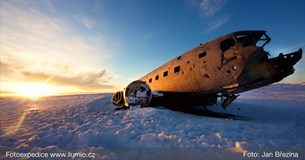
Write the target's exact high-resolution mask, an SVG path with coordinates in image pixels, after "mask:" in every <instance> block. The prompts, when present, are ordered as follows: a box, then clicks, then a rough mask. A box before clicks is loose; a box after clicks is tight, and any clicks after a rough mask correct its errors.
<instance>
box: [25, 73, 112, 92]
mask: <svg viewBox="0 0 305 160" xmlns="http://www.w3.org/2000/svg"><path fill="white" fill-rule="evenodd" d="M22 74H23V76H24V79H25V80H30V81H34V80H36V81H45V80H48V83H52V84H56V85H59V86H72V87H75V88H78V89H81V90H88V91H92V90H100V89H101V88H103V89H112V88H113V86H112V85H110V84H108V83H109V81H110V80H111V78H112V76H111V75H108V74H107V72H106V70H101V71H98V72H84V73H80V74H78V75H74V76H71V75H70V76H64V75H51V74H47V73H34V72H27V71H25V72H22Z"/></svg>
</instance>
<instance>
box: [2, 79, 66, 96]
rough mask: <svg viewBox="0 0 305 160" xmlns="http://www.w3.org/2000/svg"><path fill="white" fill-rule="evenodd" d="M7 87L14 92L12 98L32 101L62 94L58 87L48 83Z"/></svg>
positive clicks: (26, 83) (9, 85)
mask: <svg viewBox="0 0 305 160" xmlns="http://www.w3.org/2000/svg"><path fill="white" fill-rule="evenodd" d="M7 85H8V86H7V87H8V88H9V89H10V91H11V92H12V96H17V97H27V98H31V99H37V98H40V97H45V96H52V95H59V94H61V92H62V91H61V90H60V89H59V88H58V87H56V86H54V85H52V84H48V83H35V82H20V83H9V84H7Z"/></svg>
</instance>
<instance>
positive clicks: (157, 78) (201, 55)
mask: <svg viewBox="0 0 305 160" xmlns="http://www.w3.org/2000/svg"><path fill="white" fill-rule="evenodd" d="M206 55H207V53H206V52H201V53H200V54H199V55H198V58H199V59H200V58H203V57H205V56H206ZM180 59H181V56H179V57H178V58H177V60H180ZM178 72H180V66H176V67H175V68H174V73H178ZM167 76H168V71H165V72H163V77H167ZM159 78H160V77H159V75H156V76H155V80H156V81H157V80H159ZM152 80H153V79H152V78H150V79H149V81H148V82H149V83H151V82H152Z"/></svg>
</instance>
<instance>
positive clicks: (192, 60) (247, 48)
mask: <svg viewBox="0 0 305 160" xmlns="http://www.w3.org/2000/svg"><path fill="white" fill-rule="evenodd" d="M270 40H271V38H270V37H269V36H268V35H267V34H266V31H262V30H251V31H238V32H233V33H230V34H227V35H225V36H222V37H219V38H217V39H214V40H211V41H209V42H206V43H204V44H200V45H199V46H198V47H195V48H193V49H191V50H189V51H187V52H185V53H183V54H181V55H179V56H178V57H176V58H174V59H172V60H170V61H169V62H167V63H165V64H163V65H162V66H160V67H159V68H157V69H155V70H154V71H152V72H150V73H148V74H147V75H145V76H143V77H142V78H140V79H138V80H136V81H133V82H131V83H130V84H129V85H128V86H127V87H126V88H125V89H124V90H123V91H118V92H116V93H115V94H114V95H113V97H112V102H113V104H115V105H119V106H126V107H128V106H135V105H141V106H177V107H178V106H195V105H199V106H208V105H213V104H216V103H217V99H218V98H219V97H220V99H221V100H220V101H221V106H222V107H223V108H224V109H225V108H226V107H227V106H229V105H230V104H231V103H232V102H233V101H234V100H235V99H236V98H237V97H238V94H239V93H241V92H245V91H249V90H252V89H256V88H259V87H263V86H266V85H269V84H272V83H275V82H279V81H281V80H282V79H283V78H285V77H287V76H289V75H291V74H293V73H294V68H293V66H294V65H295V64H296V63H297V62H298V61H299V60H300V59H301V58H302V49H301V48H300V49H299V50H298V51H295V52H292V53H288V54H285V55H284V54H283V53H280V54H279V56H278V57H274V58H269V53H268V52H266V51H265V50H264V46H265V45H267V44H268V43H269V42H270Z"/></svg>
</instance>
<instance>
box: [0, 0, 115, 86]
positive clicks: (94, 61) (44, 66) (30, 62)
mask: <svg viewBox="0 0 305 160" xmlns="http://www.w3.org/2000/svg"><path fill="white" fill-rule="evenodd" d="M18 2H19V1H18ZM20 2H21V1H20ZM44 2H48V3H46V4H44ZM51 2H52V1H31V2H30V3H27V2H22V3H17V2H15V1H1V6H0V7H1V8H0V9H1V15H0V22H1V23H0V24H1V34H0V38H1V50H0V55H1V59H0V65H1V75H0V76H1V82H3V81H5V82H10V81H14V82H22V81H31V80H35V79H36V80H42V81H45V80H47V79H49V78H50V77H52V82H54V83H56V84H58V85H70V86H74V87H77V88H81V89H92V90H94V89H100V90H102V89H109V88H111V87H112V85H111V83H110V82H109V79H111V77H115V76H113V74H112V73H111V71H110V70H109V69H107V68H106V67H103V66H102V65H103V63H104V62H105V61H108V60H109V58H110V55H111V49H110V48H111V47H109V46H110V45H109V43H108V42H107V41H106V40H107V39H106V38H105V39H106V40H105V39H103V38H102V37H101V36H89V35H84V34H82V32H80V31H79V30H77V27H75V26H76V25H77V23H76V22H75V21H73V20H71V19H70V18H69V17H64V16H61V15H64V14H60V13H57V11H56V7H55V6H54V5H53V4H52V3H51ZM41 3H42V4H44V5H42V4H41ZM59 15H60V16H59ZM81 22H82V24H84V26H85V27H87V28H92V27H93V26H94V23H95V22H94V21H93V20H91V19H90V18H86V17H83V18H82V19H81ZM101 68H105V69H101ZM106 70H107V72H106ZM88 71H92V72H88Z"/></svg>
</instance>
